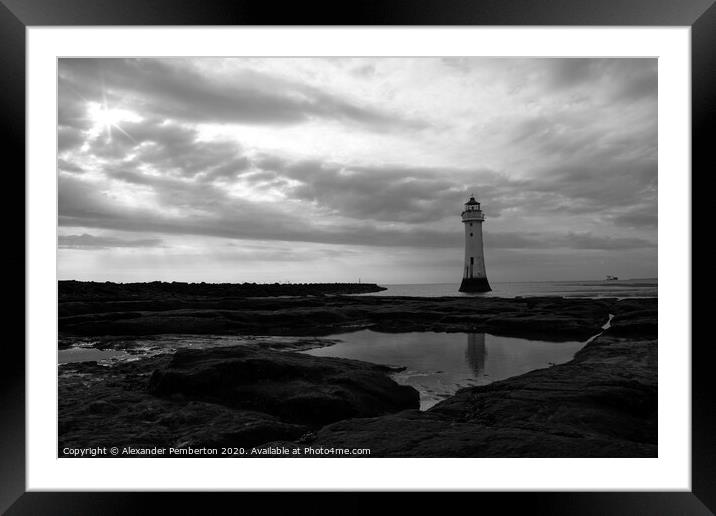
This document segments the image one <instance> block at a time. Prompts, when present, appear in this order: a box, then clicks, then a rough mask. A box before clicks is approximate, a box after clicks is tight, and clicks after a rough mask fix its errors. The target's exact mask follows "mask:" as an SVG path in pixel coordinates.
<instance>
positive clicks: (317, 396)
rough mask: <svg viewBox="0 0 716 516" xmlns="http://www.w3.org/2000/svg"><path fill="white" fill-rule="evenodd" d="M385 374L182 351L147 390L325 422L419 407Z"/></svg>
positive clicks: (361, 367) (281, 357) (338, 362)
mask: <svg viewBox="0 0 716 516" xmlns="http://www.w3.org/2000/svg"><path fill="white" fill-rule="evenodd" d="M388 371H389V369H388V368H386V367H384V366H378V365H373V364H368V363H365V362H358V361H354V360H344V359H337V358H319V357H313V356H310V355H305V354H300V353H293V352H276V351H269V350H265V349H257V348H250V347H245V346H236V347H227V348H213V349H208V350H194V349H182V350H179V351H177V352H176V353H175V355H174V357H173V358H172V360H171V362H170V363H169V365H168V366H167V367H166V368H164V369H161V370H157V371H155V372H154V374H153V375H152V377H151V380H150V383H149V391H150V392H151V393H153V394H155V395H159V396H183V397H185V398H187V399H201V400H206V401H213V402H218V403H222V404H225V405H228V406H231V407H235V408H241V409H246V410H253V411H258V412H264V413H268V414H272V415H275V416H277V417H279V418H281V419H282V420H284V421H291V422H296V423H302V424H309V425H317V424H318V425H320V424H326V423H329V422H333V421H338V420H340V419H346V418H351V417H368V416H375V415H381V414H388V413H391V412H396V411H399V410H403V409H406V408H414V407H418V405H419V396H418V392H417V391H416V390H415V389H413V388H412V387H408V386H403V385H398V384H397V383H395V382H394V381H393V380H392V379H390V378H389V377H388V376H387V374H386V373H387V372H388Z"/></svg>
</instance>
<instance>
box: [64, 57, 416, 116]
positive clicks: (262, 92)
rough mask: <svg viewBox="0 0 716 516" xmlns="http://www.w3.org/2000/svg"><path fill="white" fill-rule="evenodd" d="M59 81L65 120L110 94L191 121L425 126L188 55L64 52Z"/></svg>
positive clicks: (120, 102) (143, 109) (111, 97)
mask: <svg viewBox="0 0 716 516" xmlns="http://www.w3.org/2000/svg"><path fill="white" fill-rule="evenodd" d="M218 64H219V63H218V62H217V65H218ZM59 83H60V95H61V97H62V98H63V102H62V103H61V104H62V105H63V108H62V110H61V111H60V114H59V115H60V124H61V125H62V124H71V121H72V120H74V119H77V117H78V116H81V115H78V112H79V111H80V110H79V109H78V107H77V106H78V103H80V102H87V101H88V100H94V101H97V102H102V101H103V100H104V99H109V101H110V102H111V104H112V105H123V103H125V102H127V101H131V104H132V106H133V108H134V109H136V110H138V111H140V112H142V113H151V114H153V115H154V116H158V117H162V118H169V119H175V120H182V121H191V122H213V123H222V122H223V123H243V124H296V123H301V122H306V121H308V120H309V119H311V118H312V117H320V118H328V119H333V120H340V121H344V122H352V123H358V124H365V125H368V126H371V127H373V128H374V129H388V128H391V127H402V128H406V127H413V128H421V127H424V124H423V123H422V122H420V121H416V120H412V119H404V118H401V117H400V116H398V115H396V114H395V113H387V112H383V111H381V110H379V109H375V108H372V107H370V106H367V105H361V104H359V103H357V102H354V101H350V100H347V99H344V98H340V97H337V96H335V95H332V94H329V93H326V92H324V91H321V90H319V89H317V88H313V87H310V86H308V85H305V84H302V83H294V82H291V81H288V80H285V79H282V78H279V77H274V76H269V75H266V74H263V73H260V72H257V71H252V70H248V69H246V70H243V71H237V72H235V73H234V74H233V75H232V76H231V77H227V78H225V80H222V81H219V80H215V79H212V78H210V77H209V76H207V75H205V74H203V73H201V72H199V71H198V70H195V69H193V68H192V67H191V66H190V65H189V64H188V63H187V61H186V60H183V59H61V60H60V64H59ZM72 100H74V101H75V102H74V103H73V102H72Z"/></svg>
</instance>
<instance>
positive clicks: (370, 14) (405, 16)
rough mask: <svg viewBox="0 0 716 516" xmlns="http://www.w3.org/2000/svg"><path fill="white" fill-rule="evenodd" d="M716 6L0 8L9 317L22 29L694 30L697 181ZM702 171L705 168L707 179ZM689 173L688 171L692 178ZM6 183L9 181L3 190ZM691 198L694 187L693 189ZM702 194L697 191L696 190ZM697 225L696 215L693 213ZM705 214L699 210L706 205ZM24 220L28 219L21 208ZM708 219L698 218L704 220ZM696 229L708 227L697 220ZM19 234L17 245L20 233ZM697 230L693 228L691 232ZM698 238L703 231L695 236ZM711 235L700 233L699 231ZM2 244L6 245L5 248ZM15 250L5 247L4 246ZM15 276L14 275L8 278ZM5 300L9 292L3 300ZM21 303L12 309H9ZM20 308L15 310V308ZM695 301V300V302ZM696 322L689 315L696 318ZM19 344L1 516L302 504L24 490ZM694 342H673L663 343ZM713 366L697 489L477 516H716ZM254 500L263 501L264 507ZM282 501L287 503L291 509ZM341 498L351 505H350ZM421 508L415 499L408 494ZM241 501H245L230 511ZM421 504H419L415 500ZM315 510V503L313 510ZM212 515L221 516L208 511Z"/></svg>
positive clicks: (83, 1)
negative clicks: (526, 515)
mask: <svg viewBox="0 0 716 516" xmlns="http://www.w3.org/2000/svg"><path fill="white" fill-rule="evenodd" d="M713 2H714V0H662V1H658V2H655V1H653V0H600V1H599V2H595V1H594V0H489V1H479V0H477V1H476V0H472V1H471V0H411V1H407V0H402V1H401V0H382V1H379V0H358V1H357V2H353V3H350V4H347V3H340V2H331V3H329V2H325V3H323V2H310V3H307V2H292V3H288V2H287V3H286V4H285V5H279V4H276V3H275V2H270V1H268V0H265V1H263V2H257V1H247V0H233V1H220V0H216V1H209V0H184V1H179V0H123V1H121V2H120V1H112V0H64V1H62V2H58V1H53V0H0V106H1V108H2V109H1V111H0V113H1V115H0V116H2V118H3V123H2V127H1V129H0V130H1V131H2V133H1V136H2V140H0V141H2V142H3V143H4V144H5V145H6V149H5V153H4V154H5V156H6V163H7V157H10V158H14V159H11V160H10V163H12V165H9V166H7V169H6V174H5V178H6V184H5V188H6V189H5V192H6V196H5V199H4V200H5V202H4V203H3V209H4V214H5V220H6V221H7V223H6V228H8V229H7V231H8V232H10V233H12V232H16V235H13V236H15V237H16V238H15V239H13V240H12V242H13V244H14V245H15V246H18V245H19V244H18V243H17V242H19V241H20V240H21V239H22V241H23V246H22V251H21V252H17V250H16V251H15V253H13V254H12V258H11V257H10V256H11V255H10V254H6V257H5V258H4V262H6V263H7V268H6V273H7V274H8V278H9V279H15V281H17V282H18V285H17V286H16V289H17V292H18V298H14V297H13V298H10V297H9V296H7V295H6V300H9V301H11V302H10V303H7V305H6V306H7V308H6V309H5V310H6V313H5V316H6V317H5V320H6V321H7V322H8V323H10V322H11V321H12V323H13V327H19V321H20V320H21V315H20V311H23V313H24V310H25V303H24V299H25V291H24V284H23V285H22V288H23V291H22V292H23V293H22V295H21V296H20V295H19V292H20V285H19V282H20V275H19V274H18V273H17V271H18V270H19V269H21V268H22V269H23V270H25V259H26V258H27V256H25V251H24V249H25V247H24V219H23V224H22V228H21V224H20V221H18V218H19V217H18V212H19V209H18V208H17V207H16V206H12V205H11V204H12V203H10V202H8V201H9V199H11V198H24V196H21V195H20V193H19V192H24V191H25V181H24V174H21V173H20V172H19V171H20V170H23V171H24V167H25V150H24V149H25V146H24V141H25V112H24V109H25V29H26V28H27V27H28V26H43V25H46V26H65V25H105V26H106V25H157V26H159V25H585V26H609V25H619V26H690V27H691V30H692V32H691V45H692V46H691V51H692V68H691V73H692V156H693V167H692V170H697V169H701V174H700V175H701V177H704V176H706V174H707V173H708V172H711V171H712V170H713V163H714V158H713V157H712V156H713V151H712V150H711V149H710V147H711V146H712V143H711V140H710V138H709V134H708V132H707V129H708V125H709V122H710V120H711V119H713V114H714V113H716V102H715V100H716V99H715V97H716V94H715V92H716V63H715V62H714V53H715V52H714V50H715V49H716V5H714V4H713ZM707 165H710V166H709V170H707V168H706V167H707ZM694 177H696V174H693V172H692V180H693V178H694ZM7 182H11V183H10V184H8V183H7ZM692 190H693V188H692ZM693 191H695V192H696V191H698V190H693ZM694 206H695V203H693V201H692V220H693V221H694V222H697V221H698V220H699V218H697V215H698V212H697V211H696V210H694V209H693V207H694ZM702 206H703V205H702ZM23 214H24V210H23ZM704 216H705V215H704ZM700 220H703V219H700ZM21 233H22V236H21ZM692 233H693V229H692ZM697 234H698V233H697ZM705 234H707V233H705ZM8 242H10V240H9V239H8ZM6 249H8V250H10V244H7V245H6ZM11 271H13V272H11ZM6 292H7V291H6ZM16 299H17V300H18V301H17V302H16V301H15V300H16ZM20 299H22V300H23V302H22V303H21V302H20V301H19V300H20ZM692 304H693V303H692ZM692 319H693V316H692ZM20 338H23V340H24V327H23V329H22V330H20V335H17V334H15V335H14V336H13V337H12V338H7V337H6V339H7V340H6V342H5V343H3V345H2V353H3V358H2V360H0V364H1V365H0V367H2V371H1V374H0V402H1V404H0V426H1V427H2V432H1V433H0V435H1V438H0V510H2V511H6V513H7V514H10V515H18V514H88V513H89V514H105V515H111V514H128V513H139V514H143V513H146V512H150V511H151V512H153V509H152V507H151V505H150V504H154V503H159V504H161V507H162V510H163V511H165V512H171V511H177V512H179V513H188V512H191V513H206V512H208V508H209V507H210V506H212V505H213V504H215V503H216V502H219V503H225V504H227V505H225V506H224V507H226V508H227V509H225V510H226V511H227V512H228V511H231V512H235V511H236V510H240V508H241V507H248V506H247V505H244V504H251V505H252V506H254V507H255V505H254V504H256V503H260V504H261V510H264V511H265V510H271V509H272V508H274V505H275V504H277V503H279V502H280V503H286V502H289V503H292V504H301V503H303V501H304V500H305V496H304V495H303V494H299V493H291V494H287V495H285V496H284V497H281V498H280V499H277V498H276V497H271V498H269V497H267V496H266V495H265V494H246V493H244V494H241V493H220V494H217V493H213V494H212V493H120V492H113V493H76V492H72V493H70V492H65V493H59V492H52V493H49V492H48V493H40V492H26V489H25V430H26V429H25V350H24V349H23V347H22V346H21V345H20V344H19V341H20ZM671 344H674V345H678V344H681V345H688V344H690V343H669V345H671ZM713 357H714V351H713V346H712V345H711V343H710V342H709V340H701V341H699V340H697V339H693V344H692V491H691V492H641V493H628V492H618V493H617V492H599V493H573V492H572V493H537V492H536V493H470V494H465V495H459V496H461V497H470V500H469V502H467V503H470V504H471V505H472V506H473V507H477V508H479V509H480V510H481V511H485V510H487V511H490V509H491V508H496V509H499V511H500V512H501V513H505V512H507V513H510V512H512V511H516V510H522V511H527V510H529V511H530V512H531V513H533V514H542V513H544V514H565V515H566V514H570V515H574V514H610V515H618V514H630V515H632V514H694V515H700V514H713V511H716V411H714V409H713V407H715V406H716V399H715V396H714V392H715V390H714V389H713V386H712V384H711V371H710V369H711V363H712V358H713ZM377 496H378V495H376V494H367V495H361V496H360V497H358V495H357V494H347V495H346V494H339V493H323V494H321V502H320V505H321V506H322V507H325V508H328V510H339V509H340V508H344V507H346V506H348V504H350V507H351V508H352V509H353V510H370V509H372V508H374V507H375V504H376V502H377V503H381V501H378V500H377V499H376V497H377ZM339 497H340V498H339ZM259 498H260V499H259ZM286 498H288V500H286ZM346 498H350V501H349V500H346ZM411 498H412V499H413V500H414V501H415V500H417V501H420V500H422V498H423V497H422V496H421V495H417V496H413V497H411ZM237 502H238V503H240V504H242V505H241V506H239V505H237ZM419 503H420V502H419ZM314 510H320V507H316V506H315V502H314V504H313V505H312V512H313V511H314ZM211 512H212V513H213V512H219V510H218V509H215V510H212V511H211Z"/></svg>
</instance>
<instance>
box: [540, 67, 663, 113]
mask: <svg viewBox="0 0 716 516" xmlns="http://www.w3.org/2000/svg"><path fill="white" fill-rule="evenodd" d="M545 62H546V63H548V66H547V67H546V69H545V71H544V82H545V85H546V86H547V87H548V88H549V89H550V90H561V89H580V88H582V89H585V90H593V89H594V87H595V85H598V86H600V87H601V88H602V89H603V93H605V94H607V95H608V96H609V98H610V99H611V100H612V101H615V100H616V101H624V102H631V101H635V100H643V99H652V100H655V97H656V93H657V84H658V82H657V72H658V62H657V60H656V59H654V58H648V59H634V58H623V59H614V58H610V59H595V58H559V59H546V60H545Z"/></svg>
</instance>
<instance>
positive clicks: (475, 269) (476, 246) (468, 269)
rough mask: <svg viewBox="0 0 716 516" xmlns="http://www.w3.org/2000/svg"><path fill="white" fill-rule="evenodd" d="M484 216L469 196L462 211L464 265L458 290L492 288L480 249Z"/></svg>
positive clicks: (469, 290) (484, 290)
mask: <svg viewBox="0 0 716 516" xmlns="http://www.w3.org/2000/svg"><path fill="white" fill-rule="evenodd" d="M484 221H485V216H484V215H483V213H482V210H481V209H480V203H479V202H477V201H476V200H475V196H474V195H473V196H471V197H470V200H469V201H467V202H466V203H465V210H464V211H463V212H462V223H463V224H464V225H465V266H464V267H463V273H462V283H461V284H460V292H489V291H490V290H492V289H491V288H490V284H489V283H488V282H487V274H486V273H485V255H484V253H483V250H482V223H483V222H484Z"/></svg>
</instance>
